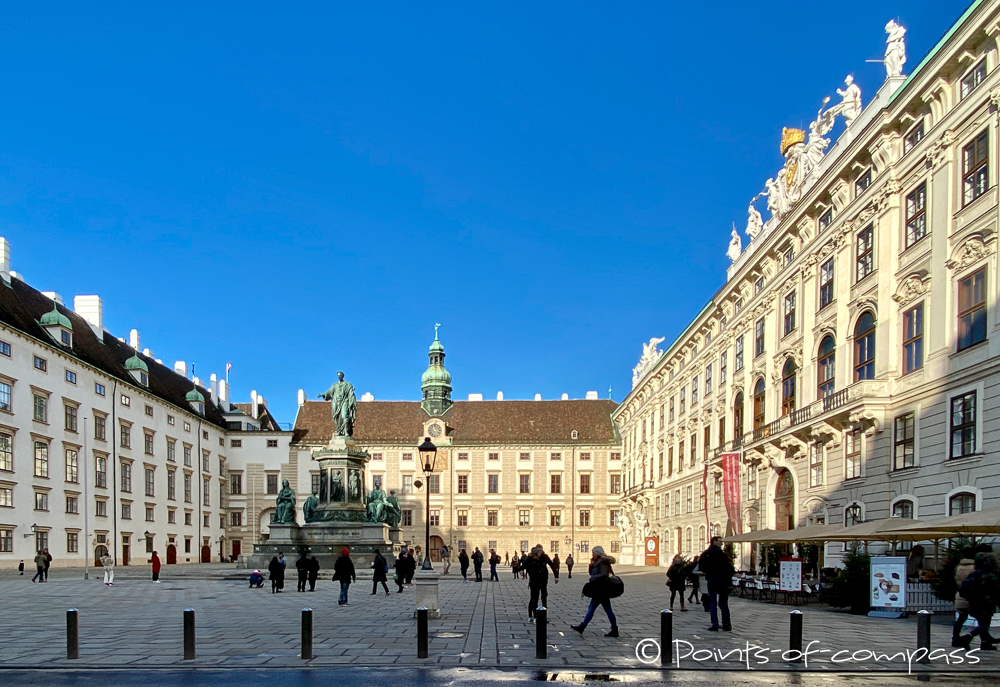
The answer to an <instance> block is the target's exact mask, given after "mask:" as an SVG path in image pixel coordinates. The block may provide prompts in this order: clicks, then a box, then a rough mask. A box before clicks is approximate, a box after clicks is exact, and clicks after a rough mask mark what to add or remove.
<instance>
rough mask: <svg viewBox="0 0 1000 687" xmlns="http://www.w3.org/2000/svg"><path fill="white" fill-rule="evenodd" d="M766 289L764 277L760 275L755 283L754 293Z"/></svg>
mask: <svg viewBox="0 0 1000 687" xmlns="http://www.w3.org/2000/svg"><path fill="white" fill-rule="evenodd" d="M763 290H764V277H758V278H757V281H755V282H754V283H753V295H755V296H756V295H757V294H759V293H760V292H761V291H763Z"/></svg>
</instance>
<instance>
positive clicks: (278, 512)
mask: <svg viewBox="0 0 1000 687" xmlns="http://www.w3.org/2000/svg"><path fill="white" fill-rule="evenodd" d="M274 504H275V508H274V520H272V522H273V523H274V524H275V525H291V524H294V522H295V492H294V491H292V488H291V487H290V486H288V480H287V479H286V480H282V481H281V491H279V492H278V497H277V498H276V499H275V500H274Z"/></svg>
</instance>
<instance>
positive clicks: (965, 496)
mask: <svg viewBox="0 0 1000 687" xmlns="http://www.w3.org/2000/svg"><path fill="white" fill-rule="evenodd" d="M975 510H976V495H975V494H970V493H969V492H967V491H964V492H962V493H960V494H955V495H954V496H952V497H951V498H950V499H948V515H962V514H963V513H974V512H975Z"/></svg>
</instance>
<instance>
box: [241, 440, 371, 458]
mask: <svg viewBox="0 0 1000 687" xmlns="http://www.w3.org/2000/svg"><path fill="white" fill-rule="evenodd" d="M229 448H243V440H242V439H230V440H229ZM376 455H378V456H380V454H377V453H376V454H372V460H378V458H376V457H375V456H376ZM380 457H381V456H380Z"/></svg>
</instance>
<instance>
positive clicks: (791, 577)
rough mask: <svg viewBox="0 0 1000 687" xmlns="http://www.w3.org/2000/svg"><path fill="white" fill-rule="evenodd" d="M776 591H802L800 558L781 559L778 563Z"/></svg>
mask: <svg viewBox="0 0 1000 687" xmlns="http://www.w3.org/2000/svg"><path fill="white" fill-rule="evenodd" d="M778 589H780V590H781V591H783V592H801V591H802V559H801V558H782V559H781V560H779V561H778Z"/></svg>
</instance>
